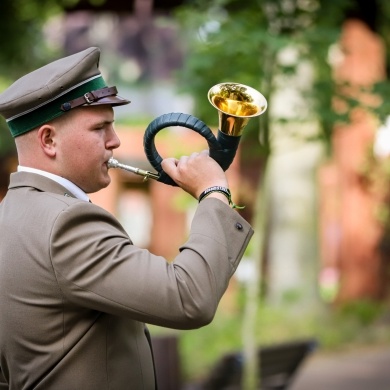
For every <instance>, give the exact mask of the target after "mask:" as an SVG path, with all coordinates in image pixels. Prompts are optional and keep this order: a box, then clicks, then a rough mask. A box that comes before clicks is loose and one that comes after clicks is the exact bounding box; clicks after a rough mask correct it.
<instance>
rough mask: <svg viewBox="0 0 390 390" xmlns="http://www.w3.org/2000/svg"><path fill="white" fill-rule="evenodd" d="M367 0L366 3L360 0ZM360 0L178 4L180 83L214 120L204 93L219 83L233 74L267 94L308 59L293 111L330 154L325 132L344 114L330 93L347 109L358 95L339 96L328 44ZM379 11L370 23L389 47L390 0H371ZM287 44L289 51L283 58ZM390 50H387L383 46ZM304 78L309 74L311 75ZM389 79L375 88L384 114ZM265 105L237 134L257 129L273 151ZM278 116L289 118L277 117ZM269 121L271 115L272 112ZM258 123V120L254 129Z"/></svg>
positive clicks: (266, 149) (269, 96)
mask: <svg viewBox="0 0 390 390" xmlns="http://www.w3.org/2000/svg"><path fill="white" fill-rule="evenodd" d="M366 3H367V2H366ZM362 4H364V2H358V1H354V0H340V1H337V2H332V1H326V0H305V1H303V0H247V1H245V4H243V2H242V1H240V0H213V1H208V0H193V1H189V2H187V3H186V5H185V6H183V7H182V8H179V9H178V10H177V13H176V16H177V20H178V21H179V22H181V23H182V28H183V32H186V34H185V35H184V36H183V40H184V42H185V44H186V47H187V58H186V62H185V67H184V69H183V71H182V72H181V73H180V75H179V77H180V80H181V83H180V85H181V86H182V88H183V90H185V91H191V94H192V95H193V96H194V98H195V99H196V108H197V112H196V114H197V115H198V116H200V117H201V118H202V119H203V120H205V121H206V122H207V123H214V124H216V115H215V112H213V109H212V108H211V107H210V105H209V104H208V102H207V100H206V99H205V96H206V95H207V91H208V89H209V88H210V87H211V86H212V85H214V84H217V83H220V82H225V81H236V82H240V83H243V84H247V85H250V86H252V87H254V88H256V89H259V90H260V91H261V92H262V93H263V94H264V96H265V97H266V98H267V99H269V100H270V99H272V96H273V94H274V92H275V89H276V82H277V80H278V79H279V80H280V78H283V77H286V76H293V75H294V74H296V73H297V72H298V68H299V65H300V64H302V63H304V62H307V63H309V64H310V65H311V67H312V69H313V73H314V77H313V82H312V84H311V87H310V88H308V89H306V90H303V91H302V94H303V97H304V99H305V105H306V107H307V110H302V111H301V112H297V118H295V119H298V120H301V121H308V120H309V121H312V120H316V121H318V122H319V124H320V126H319V128H320V132H319V134H317V135H316V136H315V137H313V136H312V137H311V139H317V140H321V141H323V142H324V144H325V147H326V150H327V152H328V155H330V154H331V153H332V150H331V137H332V131H333V128H334V124H335V123H336V122H337V121H346V120H348V113H344V114H342V115H340V114H337V113H336V112H335V111H334V109H333V106H332V100H333V99H334V97H336V96H338V97H340V98H342V99H343V100H344V101H345V102H346V103H347V104H348V106H349V107H350V108H353V107H354V106H356V104H357V102H356V101H354V100H352V99H348V98H347V97H346V96H340V91H341V90H342V89H341V88H339V86H338V85H336V83H335V82H334V80H333V77H332V66H331V65H332V64H331V62H332V61H333V59H332V58H331V54H332V50H331V49H332V47H334V46H335V44H336V43H337V42H338V38H339V36H340V34H341V27H342V23H343V21H344V20H345V19H346V18H347V17H350V16H354V15H355V16H357V17H363V18H364V17H365V16H366V15H364V12H365V10H364V9H362V8H360V7H361V5H362ZM375 6H376V7H377V18H376V20H375V25H374V26H370V27H371V28H374V29H375V30H376V31H377V32H378V33H379V34H381V36H382V37H383V38H384V42H385V43H386V46H387V48H389V47H390V38H389V37H390V31H389V23H388V21H389V20H390V5H389V4H388V3H386V2H376V3H375V2H374V3H372V7H375ZM291 48H293V49H294V51H295V58H292V59H291V58H290V59H286V58H285V54H286V51H287V50H289V49H291ZM387 55H388V56H389V51H388V52H387ZM309 77H310V76H309ZM389 89H390V87H389V83H388V82H387V81H385V82H381V83H378V85H377V86H376V88H375V92H378V93H379V94H380V95H381V96H383V97H384V99H383V105H382V106H381V107H379V108H378V114H381V116H382V117H384V115H387V114H388V113H389V104H390V103H388V102H389V99H387V97H388V96H389V93H388V92H389ZM268 112H269V110H268V111H267V112H266V114H264V115H263V116H262V117H260V123H258V124H257V126H254V125H253V124H252V126H251V127H249V128H248V130H247V131H246V132H244V134H243V137H253V134H251V131H252V132H255V133H256V134H257V133H258V132H259V130H260V134H261V135H262V145H261V146H262V152H263V153H265V154H267V153H270V152H271V144H270V132H269V131H270V130H269V126H270V123H269V121H270V117H269V115H268ZM277 119H278V120H279V121H280V122H287V121H289V118H283V117H279V118H277ZM272 120H275V118H272ZM259 125H260V126H261V127H260V129H259Z"/></svg>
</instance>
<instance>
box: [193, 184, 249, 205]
mask: <svg viewBox="0 0 390 390" xmlns="http://www.w3.org/2000/svg"><path fill="white" fill-rule="evenodd" d="M213 192H219V193H220V194H222V195H225V196H226V198H227V200H228V202H229V206H231V207H232V208H233V209H243V208H245V206H238V205H236V204H235V203H233V201H232V194H231V192H230V190H229V188H226V187H221V186H214V187H209V188H206V189H205V190H204V191H203V192H202V193H201V194H200V195H199V199H198V201H199V203H200V202H201V201H202V200H203V199H204V198H206V197H207V196H209V195H210V194H212V193H213Z"/></svg>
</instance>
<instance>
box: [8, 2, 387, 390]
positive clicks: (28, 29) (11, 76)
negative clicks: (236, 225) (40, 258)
mask: <svg viewBox="0 0 390 390" xmlns="http://www.w3.org/2000/svg"><path fill="white" fill-rule="evenodd" d="M0 14H1V15H2V23H1V24H0V33H1V36H2V37H3V38H2V39H1V40H0V90H1V91H3V90H4V89H5V88H7V87H8V86H9V85H10V84H11V83H12V82H13V81H14V80H15V79H16V78H18V77H20V76H22V75H24V74H25V73H27V72H29V71H32V70H34V69H36V68H37V67H39V66H42V65H44V64H46V63H48V62H50V61H52V60H54V59H57V58H59V57H61V56H66V55H70V54H73V53H75V52H78V51H80V50H83V49H85V48H87V47H90V46H98V47H100V48H101V51H102V54H101V61H100V68H101V71H102V73H103V75H104V78H105V79H106V81H107V82H108V84H109V85H116V86H117V87H118V90H119V91H120V93H119V94H120V95H121V96H123V97H125V98H127V99H129V100H131V104H130V105H129V106H123V107H118V108H116V110H115V111H116V129H117V132H118V134H119V136H120V138H121V140H122V145H121V147H120V148H119V149H118V151H117V152H116V153H115V154H116V156H115V157H116V158H117V159H118V160H120V161H121V162H123V163H127V164H130V165H133V166H136V167H140V168H144V169H145V168H146V169H149V170H151V169H152V168H151V167H150V166H149V163H148V162H147V160H146V157H145V155H144V151H143V134H144V131H145V128H146V127H147V125H148V124H149V123H150V121H151V120H153V119H154V118H156V117H157V116H159V115H162V114H165V113H168V112H183V113H188V114H192V115H195V116H197V117H198V118H200V119H201V120H203V121H204V122H206V123H207V124H208V125H209V126H210V127H211V128H212V129H214V130H216V129H217V127H218V113H217V111H216V110H215V108H213V107H212V106H211V105H210V103H209V102H208V99H207V92H208V90H209V89H210V88H211V87H212V86H213V85H215V84H218V83H221V82H227V81H234V82H239V83H243V84H246V85H250V86H251V87H253V88H255V89H258V90H259V91H260V92H261V93H262V94H263V95H264V96H265V97H266V98H267V100H268V110H267V111H266V112H265V113H264V114H263V115H261V116H260V117H258V118H254V119H252V120H251V121H250V122H249V124H248V126H247V127H246V129H245V131H244V134H243V136H242V141H241V144H240V149H239V153H238V156H237V157H236V159H235V160H234V163H233V164H232V166H231V168H229V171H228V176H229V182H230V185H231V189H232V194H233V200H234V201H235V203H237V204H243V205H245V206H246V207H245V209H244V210H242V211H240V213H241V214H243V215H244V217H245V218H247V219H248V220H249V221H250V222H251V223H252V225H253V226H254V228H255V235H254V237H253V239H252V241H251V244H250V246H249V248H248V250H247V252H246V253H245V256H244V259H243V261H242V263H241V265H240V266H239V268H238V270H237V273H236V275H235V276H234V278H233V279H232V282H231V284H230V286H229V289H228V291H227V293H226V294H225V296H224V298H223V300H222V302H221V305H220V308H219V310H218V313H217V315H216V318H215V319H214V321H213V323H212V324H210V325H209V326H207V327H206V328H203V329H199V330H194V331H185V332H178V331H172V330H167V329H159V328H156V327H152V329H151V330H152V333H153V335H154V338H155V343H156V351H157V352H156V360H157V363H158V364H159V365H160V366H159V367H161V370H160V374H159V375H161V384H162V388H163V389H164V388H166V389H173V390H174V389H184V388H187V389H200V388H206V387H205V386H206V385H205V384H204V383H205V378H209V377H210V375H211V374H210V373H211V372H213V367H215V365H216V364H217V363H218V362H219V361H220V359H221V358H223V356H225V355H226V354H229V353H231V352H232V351H239V353H240V357H241V363H240V367H241V368H240V369H242V372H243V373H244V375H242V377H240V381H241V384H240V385H239V387H229V388H245V389H254V388H259V386H260V385H259V384H258V383H257V382H258V379H257V380H256V379H253V378H259V377H260V376H261V374H263V376H264V378H263V379H264V380H265V379H266V375H265V374H264V372H263V371H264V370H263V368H264V367H263V368H262V369H260V368H259V367H260V366H261V360H262V357H261V356H259V354H258V353H257V352H258V351H259V350H260V349H262V348H266V347H269V346H273V345H286V344H288V345H291V343H294V342H295V341H298V340H299V341H302V340H307V341H308V345H310V348H312V349H313V346H314V345H315V346H316V348H315V354H313V355H312V356H311V357H310V362H308V363H307V365H306V361H305V362H303V360H302V362H299V364H298V363H297V364H296V365H295V366H294V369H293V370H291V373H290V374H289V375H288V376H289V378H292V377H293V376H294V382H295V386H297V387H294V388H296V389H303V390H304V389H309V388H310V389H313V388H316V389H322V388H323V389H328V388H332V389H338V388H340V389H348V388H351V389H352V388H354V389H359V388H375V389H388V388H390V377H389V374H388V373H387V372H381V373H379V372H373V371H369V368H370V367H371V368H372V369H373V370H374V369H378V370H379V369H380V367H381V365H380V364H379V363H378V361H375V360H368V361H364V362H361V361H359V363H358V364H357V363H356V364H357V365H356V364H355V365H353V364H352V363H351V365H350V366H351V367H352V366H353V367H354V369H355V371H354V372H353V374H352V373H351V374H350V376H348V375H349V374H348V370H347V369H345V370H343V369H342V367H343V366H342V364H341V362H342V361H344V360H343V359H344V358H342V356H344V355H342V354H341V355H340V353H342V352H344V351H348V353H349V355H348V356H349V357H350V358H351V359H354V358H361V357H362V356H376V357H378V356H380V357H379V359H382V358H383V359H382V360H383V362H386V364H388V363H389V359H390V353H389V352H388V351H389V346H390V310H389V309H390V306H389V305H390V301H389V287H390V274H389V266H390V158H389V154H390V119H389V118H388V115H389V114H390V99H389V97H390V83H389V71H390V58H389V53H390V50H389V49H390V3H389V2H386V1H384V0H339V1H337V2H331V1H325V0H247V1H245V2H244V1H240V0H29V1H24V0H1V2H0ZM156 145H157V149H158V150H159V152H160V154H161V155H162V156H163V157H168V156H181V155H184V154H189V153H191V152H193V151H196V150H201V149H204V148H206V146H207V144H206V143H205V141H204V139H202V138H201V137H199V136H198V135H197V134H195V133H193V132H191V131H190V130H185V129H182V128H170V129H166V130H164V131H163V132H161V133H159V135H158V136H157V137H156ZM16 166H17V158H16V153H15V149H14V145H13V140H12V138H11V136H10V135H9V132H8V130H7V126H6V123H5V121H4V120H2V121H1V122H0V199H1V198H2V197H3V196H4V194H5V192H6V190H7V186H8V180H9V174H10V172H12V171H14V170H15V169H16ZM111 175H112V178H113V182H112V184H111V185H110V186H109V188H107V189H105V190H103V191H101V192H99V193H97V194H94V195H93V197H92V199H93V201H94V203H97V204H99V205H101V206H102V207H104V208H106V209H107V210H109V211H110V212H112V213H114V214H115V215H116V216H117V217H118V219H119V220H120V221H121V222H122V223H123V225H124V226H125V228H126V229H127V231H128V232H129V234H130V236H131V237H132V239H133V241H134V243H135V244H136V245H139V246H143V247H147V248H149V249H150V250H151V251H152V252H154V253H156V254H160V255H163V256H165V257H166V258H167V259H169V260H171V259H173V258H174V257H175V255H176V253H177V250H178V248H179V246H180V244H181V243H183V242H184V240H185V239H186V236H187V233H188V226H189V223H190V222H191V217H192V215H193V212H194V210H195V208H196V201H195V200H193V199H191V198H190V197H189V196H188V195H186V194H184V193H183V192H182V191H180V190H179V189H177V188H173V187H169V186H166V185H163V184H161V183H157V182H143V181H142V179H140V178H138V177H135V176H134V175H132V174H130V173H127V172H123V171H117V170H115V171H114V170H113V171H112V173H111ZM145 283H147V281H145ZM313 341H314V344H313ZM372 350H374V351H376V352H378V353H379V354H380V355H375V354H374V355H370V353H371V352H372ZM313 352H314V350H313ZM332 354H333V355H332ZM323 356H328V357H329V356H331V359H330V360H328V361H327V363H329V362H333V363H335V364H334V365H333V366H326V364H325V363H324V362H323V361H322V362H323V366H321V358H323ZM316 359H317V360H316ZM372 359H375V357H373V358H372ZM265 360H266V358H264V361H265ZM311 360H313V362H314V363H311ZM382 360H381V361H382ZM250 362H255V364H250ZM375 362H376V363H375ZM301 363H302V364H301ZM303 363H305V364H303ZM310 364H313V365H312V366H311V365H310ZM316 364H318V366H317V365H316ZM263 365H264V362H263ZM325 366H326V367H327V369H326V370H325V369H324V370H322V371H321V369H320V367H325ZM159 367H158V369H159ZM256 367H257V368H256ZM362 367H364V368H365V370H362V369H361V368H362ZM340 368H341V369H342V370H343V372H344V373H345V376H346V378H344V379H345V380H346V381H347V382H348V383H349V385H350V386H351V387H347V384H345V383H344V384H341V379H340V381H339V382H337V383H332V385H330V384H329V383H330V382H329V383H328V384H327V382H326V380H328V381H329V380H330V379H329V378H330V377H333V378H335V377H336V376H335V373H334V372H335V371H333V370H337V369H340ZM298 369H299V373H298ZM262 370H263V371H262ZM316 370H317V371H316ZM382 371H387V370H382ZM382 374H383V375H387V377H385V378H382V381H383V383H382V384H381V385H375V382H374V377H376V379H378V378H379V377H380V376H381V375H382ZM226 375H227V374H226ZM240 375H241V374H240ZM305 375H306V376H305ZM310 375H311V376H310ZM321 375H323V376H322V377H321ZM295 377H297V378H295ZM320 377H321V378H322V381H325V382H324V383H325V384H324V387H320V386H319V385H318V378H320ZM251 378H252V379H251ZM313 378H314V381H315V382H310V380H313ZM295 379H296V380H297V381H295ZM356 379H358V382H359V383H360V384H364V386H366V387H358V384H356V383H355V382H354V380H356ZM300 380H301V382H299V381H300ZM253 381H255V382H256V384H254V382H253ZM305 381H306V382H305ZM365 381H366V382H365ZM263 382H264V381H263ZM202 383H203V385H202ZM313 383H316V385H315V386H314V385H313ZM338 385H340V387H337V386H338ZM164 386H165V387H164ZM201 386H203V387H201ZM210 386H211V385H210ZM218 386H219V387H218ZM218 386H217V385H215V386H214V387H208V388H210V389H211V388H215V389H217V388H220V389H222V388H228V387H227V386H228V385H222V384H220V385H218ZM224 386H225V387H224ZM264 386H265V385H264ZM270 386H271V385H270ZM292 386H294V383H292ZM305 386H306V387H305ZM313 386H314V387H313ZM381 386H383V387H381ZM266 388H268V387H266ZM269 388H282V387H269Z"/></svg>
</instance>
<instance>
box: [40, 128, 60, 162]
mask: <svg viewBox="0 0 390 390" xmlns="http://www.w3.org/2000/svg"><path fill="white" fill-rule="evenodd" d="M55 135H56V129H55V127H54V126H51V125H49V124H44V125H42V126H41V127H40V128H39V129H38V139H39V144H40V147H41V149H42V151H43V152H44V153H45V154H46V155H47V156H49V157H54V156H55V155H56V142H55Z"/></svg>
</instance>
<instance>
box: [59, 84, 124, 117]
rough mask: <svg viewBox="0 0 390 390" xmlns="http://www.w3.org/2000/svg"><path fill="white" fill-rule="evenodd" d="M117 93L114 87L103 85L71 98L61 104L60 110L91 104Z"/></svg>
mask: <svg viewBox="0 0 390 390" xmlns="http://www.w3.org/2000/svg"><path fill="white" fill-rule="evenodd" d="M117 93H118V91H117V89H116V87H104V88H100V89H96V90H95V91H91V92H87V93H85V94H84V95H83V96H81V97H79V98H77V99H73V100H71V101H69V102H66V103H64V104H62V105H61V110H62V111H69V110H71V109H72V108H75V107H80V106H84V105H85V104H92V103H94V102H97V101H98V100H100V99H102V98H105V97H107V96H113V95H116V94H117Z"/></svg>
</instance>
